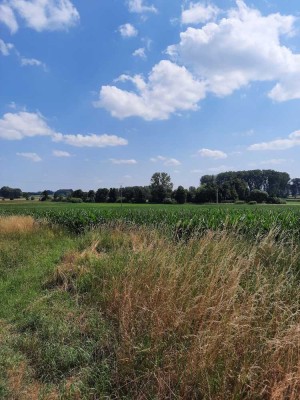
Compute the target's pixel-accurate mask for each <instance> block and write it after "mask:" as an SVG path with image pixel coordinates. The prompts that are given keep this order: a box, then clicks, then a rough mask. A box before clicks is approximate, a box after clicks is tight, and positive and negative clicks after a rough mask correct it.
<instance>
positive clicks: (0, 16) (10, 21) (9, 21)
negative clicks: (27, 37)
mask: <svg viewBox="0 0 300 400" xmlns="http://www.w3.org/2000/svg"><path fill="white" fill-rule="evenodd" d="M0 22H2V23H3V24H4V25H6V26H7V27H8V28H9V30H10V31H11V33H15V32H17V30H18V27H19V26H18V23H17V20H16V17H15V14H14V12H13V10H12V9H11V7H10V6H9V5H8V4H0Z"/></svg>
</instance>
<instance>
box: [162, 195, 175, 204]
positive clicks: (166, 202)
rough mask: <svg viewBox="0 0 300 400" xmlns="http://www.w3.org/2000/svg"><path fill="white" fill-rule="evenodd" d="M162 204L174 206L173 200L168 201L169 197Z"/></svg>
mask: <svg viewBox="0 0 300 400" xmlns="http://www.w3.org/2000/svg"><path fill="white" fill-rule="evenodd" d="M163 204H176V201H175V200H173V199H170V197H166V198H165V199H164V200H163Z"/></svg>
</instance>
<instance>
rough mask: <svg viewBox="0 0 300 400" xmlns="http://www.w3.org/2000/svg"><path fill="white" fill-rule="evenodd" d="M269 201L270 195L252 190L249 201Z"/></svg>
mask: <svg viewBox="0 0 300 400" xmlns="http://www.w3.org/2000/svg"><path fill="white" fill-rule="evenodd" d="M267 199H268V193H267V192H264V191H262V190H258V189H254V190H252V191H251V192H250V195H249V200H250V201H256V202H257V203H263V202H266V201H267Z"/></svg>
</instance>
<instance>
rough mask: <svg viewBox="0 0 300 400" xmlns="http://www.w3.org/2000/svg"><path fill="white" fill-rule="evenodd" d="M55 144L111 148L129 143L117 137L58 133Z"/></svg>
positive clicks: (54, 139) (55, 136)
mask: <svg viewBox="0 0 300 400" xmlns="http://www.w3.org/2000/svg"><path fill="white" fill-rule="evenodd" d="M53 141H54V142H63V143H66V144H68V145H70V146H75V147H110V146H126V145H127V144H128V141H127V140H126V139H123V138H121V137H119V136H115V135H107V134H104V135H95V134H91V135H81V134H78V135H63V134H61V133H57V134H55V135H54V136H53Z"/></svg>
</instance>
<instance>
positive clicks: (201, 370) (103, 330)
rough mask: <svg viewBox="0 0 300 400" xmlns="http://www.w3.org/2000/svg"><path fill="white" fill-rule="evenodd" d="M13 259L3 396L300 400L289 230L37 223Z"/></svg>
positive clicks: (4, 244) (5, 283)
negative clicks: (172, 233) (183, 232)
mask: <svg viewBox="0 0 300 400" xmlns="http://www.w3.org/2000/svg"><path fill="white" fill-rule="evenodd" d="M0 250H1V251H0V261H1V264H0V265H1V267H0V272H1V274H2V277H3V279H2V281H1V283H0V291H1V296H2V301H1V303H0V320H1V322H0V398H1V396H2V398H4V399H47V400H49V399H105V398H107V399H119V398H120V399H121V398H123V399H187V400H189V399H224V400H225V399H251V400H252V399H273V400H275V399H276V400H277V399H278V400H285V399H294V400H296V399H298V398H299V391H300V372H299V365H300V357H299V356H300V354H299V348H300V347H299V345H300V333H299V332H300V329H299V326H300V294H299V293H300V291H299V267H300V252H299V245H298V244H297V242H294V243H293V242H292V241H289V242H287V241H279V240H278V237H277V233H276V230H275V231H274V232H271V233H270V234H269V235H267V236H266V235H264V236H261V237H258V238H257V239H256V240H254V241H252V242H251V244H250V243H249V242H247V241H245V239H244V238H243V237H241V236H240V235H236V234H234V233H232V232H227V231H226V230H219V231H217V232H214V231H207V233H206V234H204V235H202V236H201V237H194V238H191V239H190V240H178V238H177V239H176V238H174V239H173V240H171V239H170V238H169V237H167V236H165V235H164V234H163V233H162V232H161V231H157V230H154V229H148V228H145V227H138V226H132V227H128V226H127V225H119V226H114V227H112V226H111V227H109V226H108V225H105V226H103V227H101V228H97V229H96V230H93V231H90V232H88V233H85V234H84V235H82V236H79V237H78V236H77V237H75V236H73V237H71V236H69V235H68V234H66V233H64V232H62V231H59V230H52V229H50V228H49V227H47V226H46V225H35V224H34V230H33V231H28V232H26V231H25V232H23V233H20V232H17V233H16V232H15V231H13V232H10V233H6V234H2V235H1V234H0ZM10 260H13V261H10Z"/></svg>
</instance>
